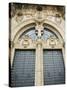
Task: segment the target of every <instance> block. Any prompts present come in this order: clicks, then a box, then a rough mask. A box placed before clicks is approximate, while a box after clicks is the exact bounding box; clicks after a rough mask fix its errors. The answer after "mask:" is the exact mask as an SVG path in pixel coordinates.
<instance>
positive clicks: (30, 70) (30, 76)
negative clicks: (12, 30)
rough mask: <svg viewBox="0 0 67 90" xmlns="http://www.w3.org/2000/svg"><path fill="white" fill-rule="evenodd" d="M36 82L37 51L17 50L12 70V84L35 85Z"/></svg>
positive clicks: (17, 85) (20, 85) (15, 85)
mask: <svg viewBox="0 0 67 90" xmlns="http://www.w3.org/2000/svg"><path fill="white" fill-rule="evenodd" d="M34 83H35V51H34V50H24V51H22V50H16V51H15V57H14V62H13V66H12V70H11V86H13V87H22V86H33V85H34Z"/></svg>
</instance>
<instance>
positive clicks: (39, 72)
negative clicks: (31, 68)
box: [35, 39, 43, 86]
mask: <svg viewBox="0 0 67 90" xmlns="http://www.w3.org/2000/svg"><path fill="white" fill-rule="evenodd" d="M42 85H43V49H42V42H41V39H38V41H37V48H36V63H35V86H42Z"/></svg>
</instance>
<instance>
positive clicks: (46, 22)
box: [10, 7, 64, 85]
mask: <svg viewBox="0 0 67 90" xmlns="http://www.w3.org/2000/svg"><path fill="white" fill-rule="evenodd" d="M51 8H52V7H51ZM55 8H56V7H55ZM47 9H48V12H49V15H48V12H47V11H46V14H45V12H44V9H43V11H37V10H36V9H34V10H33V9H32V10H33V12H34V15H32V10H31V11H30V12H28V11H27V12H24V13H23V14H22V9H21V12H19V10H18V14H20V13H21V14H20V15H19V16H18V15H17V13H16V15H15V16H14V17H13V18H12V20H11V24H12V27H11V59H10V60H11V61H10V62H11V66H12V64H13V58H14V53H15V49H22V50H26V49H35V50H36V60H35V85H44V83H43V49H61V50H62V52H63V58H64V28H63V27H64V19H63V18H62V16H60V17H56V14H57V13H58V12H57V11H56V12H54V11H53V9H51V10H50V9H49V8H47ZM35 11H36V13H35ZM52 15H53V16H52ZM58 15H60V14H59V13H58ZM23 18H24V19H23ZM33 27H34V28H35V34H37V39H36V40H32V38H30V37H29V36H27V35H23V37H22V38H20V39H19V37H20V36H21V35H22V34H23V33H24V32H26V31H28V29H31V28H33ZM44 28H47V29H49V31H51V32H53V33H55V35H56V36H57V37H58V38H56V37H49V38H48V40H47V41H46V40H43V39H42V38H41V36H42V34H43V32H44ZM39 78H40V79H39Z"/></svg>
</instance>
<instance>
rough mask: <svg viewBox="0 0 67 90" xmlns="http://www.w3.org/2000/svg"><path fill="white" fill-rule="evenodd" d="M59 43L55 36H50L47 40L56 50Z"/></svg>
mask: <svg viewBox="0 0 67 90" xmlns="http://www.w3.org/2000/svg"><path fill="white" fill-rule="evenodd" d="M58 43H59V40H58V39H57V38H56V37H55V36H50V37H49V38H48V40H47V44H48V45H49V46H51V47H52V48H54V47H55V46H57V45H58Z"/></svg>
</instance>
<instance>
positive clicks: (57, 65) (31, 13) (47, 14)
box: [9, 3, 65, 87]
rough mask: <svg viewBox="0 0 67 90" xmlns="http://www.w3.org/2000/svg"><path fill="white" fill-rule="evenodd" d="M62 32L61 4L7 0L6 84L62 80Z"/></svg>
mask: <svg viewBox="0 0 67 90" xmlns="http://www.w3.org/2000/svg"><path fill="white" fill-rule="evenodd" d="M64 33H65V7H64V6H57V5H40V4H21V3H10V4H9V62H10V65H9V67H10V70H9V72H10V76H9V78H10V81H9V83H10V86H12V87H22V86H42V85H53V84H64V83H65V35H64Z"/></svg>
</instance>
